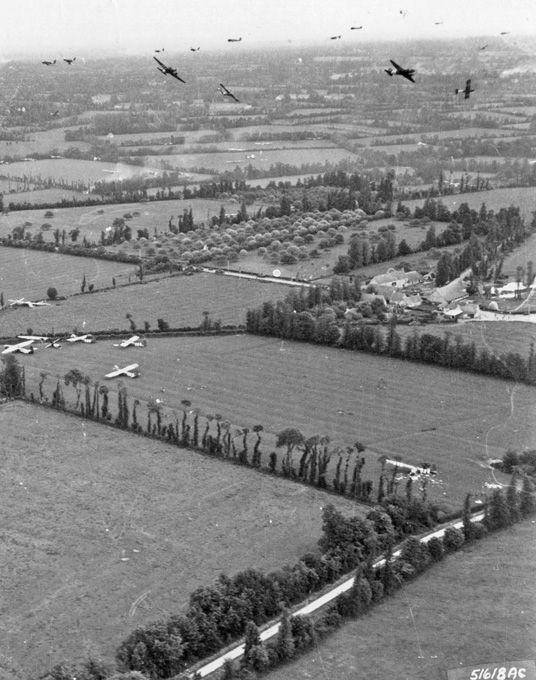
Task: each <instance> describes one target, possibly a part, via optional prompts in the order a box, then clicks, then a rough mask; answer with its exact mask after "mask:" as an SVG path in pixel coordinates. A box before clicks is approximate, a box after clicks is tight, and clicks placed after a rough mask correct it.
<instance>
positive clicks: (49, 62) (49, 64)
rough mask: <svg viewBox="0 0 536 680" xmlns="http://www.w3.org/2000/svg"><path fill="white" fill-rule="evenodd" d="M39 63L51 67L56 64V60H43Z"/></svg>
mask: <svg viewBox="0 0 536 680" xmlns="http://www.w3.org/2000/svg"><path fill="white" fill-rule="evenodd" d="M41 63H42V64H44V65H45V66H53V65H54V64H55V63H56V60H55V59H54V61H47V60H46V59H45V60H44V61H42V62H41Z"/></svg>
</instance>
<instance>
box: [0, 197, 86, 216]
mask: <svg viewBox="0 0 536 680" xmlns="http://www.w3.org/2000/svg"><path fill="white" fill-rule="evenodd" d="M98 198H99V197H98V196H95V199H98ZM85 199H87V196H84V194H83V193H82V192H80V191H72V190H69V189H35V190H34V191H17V192H13V193H7V192H6V193H5V194H4V197H3V200H4V206H5V207H6V208H9V205H10V203H13V204H20V203H33V204H37V205H38V204H43V203H58V202H59V201H63V200H65V201H71V200H75V201H83V200H85ZM3 218H4V216H0V222H2V221H3ZM25 221H26V220H24V222H25Z"/></svg>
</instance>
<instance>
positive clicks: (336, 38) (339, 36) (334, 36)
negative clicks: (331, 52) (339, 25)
mask: <svg viewBox="0 0 536 680" xmlns="http://www.w3.org/2000/svg"><path fill="white" fill-rule="evenodd" d="M341 38H342V35H332V36H331V37H330V40H340V39H341Z"/></svg>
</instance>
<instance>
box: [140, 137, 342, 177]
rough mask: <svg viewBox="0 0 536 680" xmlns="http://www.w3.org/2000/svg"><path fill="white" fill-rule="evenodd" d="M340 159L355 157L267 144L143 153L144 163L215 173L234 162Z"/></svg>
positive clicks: (263, 163)
mask: <svg viewBox="0 0 536 680" xmlns="http://www.w3.org/2000/svg"><path fill="white" fill-rule="evenodd" d="M241 129H243V128H241ZM344 158H347V159H348V158H349V159H351V158H355V155H354V154H353V153H352V152H351V151H346V150H345V149H340V148H337V147H333V148H320V149H317V148H308V147H304V148H296V149H279V150H271V149H269V148H267V147H264V148H262V149H261V150H259V151H258V152H256V153H250V154H248V153H246V152H240V151H221V152H218V153H217V154H214V153H190V154H189V153H184V154H181V153H177V154H165V155H162V156H146V157H145V159H146V162H147V163H151V164H153V165H156V164H158V163H162V162H163V161H165V162H166V163H169V164H170V165H171V166H172V167H174V168H180V169H185V170H189V169H194V168H197V169H200V168H203V169H210V170H215V171H217V172H224V171H226V170H229V169H231V170H232V169H233V168H234V166H235V165H239V166H241V165H244V166H247V165H252V166H253V167H254V168H261V169H262V168H266V169H268V168H269V167H270V165H273V164H275V163H288V164H291V165H297V166H300V165H302V164H305V163H324V162H326V161H329V162H331V163H337V162H339V161H341V160H343V159H344Z"/></svg>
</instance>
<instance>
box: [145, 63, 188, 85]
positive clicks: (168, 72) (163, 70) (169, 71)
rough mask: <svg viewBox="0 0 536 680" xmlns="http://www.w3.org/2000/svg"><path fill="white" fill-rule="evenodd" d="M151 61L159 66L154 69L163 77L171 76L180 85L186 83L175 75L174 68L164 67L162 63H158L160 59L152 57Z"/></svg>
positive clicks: (175, 70)
mask: <svg viewBox="0 0 536 680" xmlns="http://www.w3.org/2000/svg"><path fill="white" fill-rule="evenodd" d="M153 59H154V60H155V61H157V62H158V63H159V64H160V66H157V67H156V68H157V69H158V70H159V71H160V73H163V74H164V75H169V76H173V78H176V79H177V80H180V81H181V83H186V81H185V80H183V79H182V78H181V77H180V76H179V74H178V73H177V69H176V68H175V67H174V66H166V65H165V64H164V63H163V62H161V61H160V59H157V58H156V57H153Z"/></svg>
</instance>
